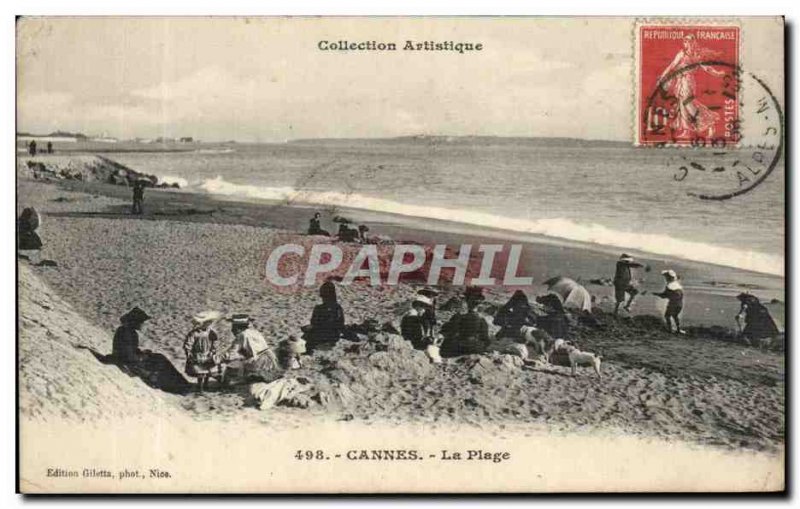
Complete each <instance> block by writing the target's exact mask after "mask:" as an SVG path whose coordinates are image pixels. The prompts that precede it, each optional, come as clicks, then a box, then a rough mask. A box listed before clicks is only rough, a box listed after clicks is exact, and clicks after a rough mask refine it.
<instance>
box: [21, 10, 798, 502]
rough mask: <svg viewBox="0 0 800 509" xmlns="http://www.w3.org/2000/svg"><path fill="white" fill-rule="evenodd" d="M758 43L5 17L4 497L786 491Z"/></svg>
mask: <svg viewBox="0 0 800 509" xmlns="http://www.w3.org/2000/svg"><path fill="white" fill-rule="evenodd" d="M665 25H666V26H668V27H671V28H669V29H664V28H663V27H664V26H665ZM651 26H652V28H651ZM675 27H677V28H675ZM653 34H654V35H653ZM783 36H784V25H783V19H782V18H780V17H778V18H771V17H759V18H730V19H723V20H721V21H720V20H716V19H715V20H714V21H713V23H712V22H711V21H708V22H706V23H704V22H702V21H701V22H697V21H696V20H695V19H692V20H677V21H675V20H644V21H643V20H635V19H633V18H624V17H617V18H602V17H596V18H571V17H564V18H525V17H520V18H515V17H507V18H482V17H470V18H457V17H443V18H436V17H433V18H430V17H418V18H413V17H407V18H380V17H373V18H369V17H362V18H348V17H342V18H324V17H323V18H311V17H307V18H304V17H273V18H259V17H252V18H250V17H184V18H182V17H20V18H18V19H17V24H16V87H17V105H16V140H15V147H16V170H15V171H16V214H17V217H16V225H17V237H16V251H17V258H16V277H17V338H16V341H17V370H18V377H17V380H18V400H17V411H18V422H19V447H20V472H19V476H20V481H19V486H20V489H21V490H22V492H25V493H98V492H100V493H106V492H108V493H111V492H133V493H151V492H152V493H164V492H174V493H238V492H241V493H306V492H314V493H319V492H323V493H415V492H424V493H469V492H472V493H475V492H516V493H540V492H625V491H638V492H641V491H667V492H674V491H678V492H685V491H690V492H694V491H716V492H733V491H750V492H775V491H782V490H783V489H785V486H784V478H783V475H784V468H785V445H786V360H787V359H786V356H785V353H786V342H785V333H786V324H787V321H788V316H787V314H788V313H787V306H786V298H787V295H786V294H787V291H786V285H785V272H786V259H785V254H786V189H785V183H786V177H785V170H786V168H785V167H784V156H783V128H784V119H783V112H782V107H783V104H784V93H785V92H784V81H785V77H784V55H783V47H784V46H783V44H784V40H783ZM729 58H730V59H731V60H732V61H731V62H730V63H729V62H728V60H727V59H729ZM648 80H649V81H648ZM732 82H735V83H736V84H737V85H736V86H732V85H731V83H732ZM739 83H741V86H738V84H739ZM715 101H716V102H715ZM726 101H727V102H726ZM717 104H719V106H717ZM723 130H724V131H725V133H722V131H723ZM648 132H652V133H655V134H654V137H653V138H652V139H655V140H656V142H653V143H642V142H641V140H643V139H647V138H646V135H647V133H648ZM643 133H644V134H643ZM655 135H657V137H656V136H655ZM665 140H666V141H665ZM745 168H746V169H745ZM480 479H483V481H480Z"/></svg>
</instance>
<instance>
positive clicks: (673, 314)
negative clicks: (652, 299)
mask: <svg viewBox="0 0 800 509" xmlns="http://www.w3.org/2000/svg"><path fill="white" fill-rule="evenodd" d="M661 274H662V275H663V276H664V280H665V281H666V288H664V291H663V292H661V293H654V294H653V295H655V296H656V297H660V298H662V299H667V309H666V311H665V312H664V320H666V322H667V330H669V331H670V332H672V322H671V321H674V322H675V333H676V334H686V332H685V331H684V330H683V329H681V320H680V314H681V311H682V310H683V286H681V284H680V283H679V282H678V275H677V274H676V273H675V271H674V270H672V269H669V270H665V271H662V272H661Z"/></svg>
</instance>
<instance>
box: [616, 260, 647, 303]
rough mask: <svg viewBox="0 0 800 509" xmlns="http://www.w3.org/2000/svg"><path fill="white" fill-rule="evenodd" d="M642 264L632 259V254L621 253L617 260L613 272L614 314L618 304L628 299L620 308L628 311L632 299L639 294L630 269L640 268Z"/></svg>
mask: <svg viewBox="0 0 800 509" xmlns="http://www.w3.org/2000/svg"><path fill="white" fill-rule="evenodd" d="M642 267H643V265H642V264H641V263H638V262H637V261H635V260H634V259H633V257H632V256H630V255H628V254H625V253H622V255H621V256H620V257H619V260H617V268H616V270H615V272H614V298H615V299H616V302H617V303H616V306H614V314H617V313H619V307H620V305H621V304H622V303H623V302H625V298H626V297H627V298H628V300H627V302H625V305H624V306H622V308H623V309H624V310H625V311H628V312H630V310H631V305H632V304H633V299H634V297H636V295H638V294H639V290H637V289H636V279H634V277H633V273H632V271H631V269H639V268H642Z"/></svg>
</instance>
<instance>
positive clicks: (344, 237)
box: [336, 223, 359, 242]
mask: <svg viewBox="0 0 800 509" xmlns="http://www.w3.org/2000/svg"><path fill="white" fill-rule="evenodd" d="M336 238H337V239H339V240H340V241H341V242H358V241H359V235H358V230H356V229H355V228H350V227H349V226H347V225H346V224H345V223H341V224H340V225H339V231H338V232H337V233H336Z"/></svg>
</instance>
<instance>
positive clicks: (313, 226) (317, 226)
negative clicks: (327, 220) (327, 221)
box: [308, 212, 331, 237]
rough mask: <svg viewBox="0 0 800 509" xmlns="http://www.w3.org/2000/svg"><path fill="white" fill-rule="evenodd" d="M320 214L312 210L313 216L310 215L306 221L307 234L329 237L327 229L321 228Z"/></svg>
mask: <svg viewBox="0 0 800 509" xmlns="http://www.w3.org/2000/svg"><path fill="white" fill-rule="evenodd" d="M319 218H320V215H319V212H314V217H312V218H311V219H310V220H309V221H308V234H309V235H324V236H326V237H330V236H331V234H330V233H329V232H328V230H323V229H322V224H321V223H320V219H319Z"/></svg>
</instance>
